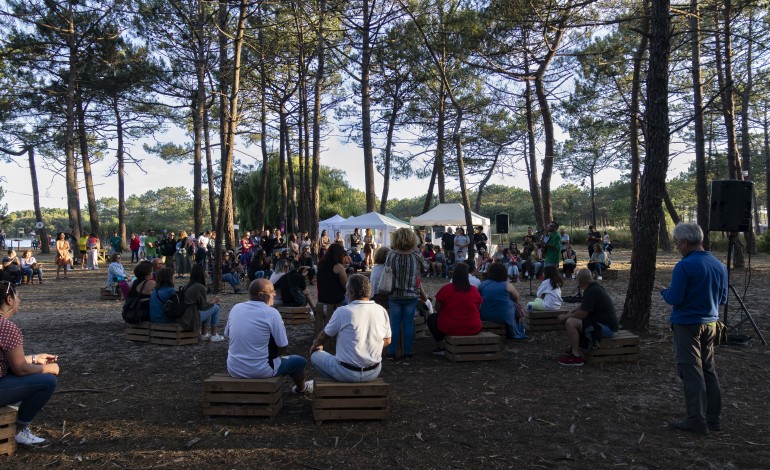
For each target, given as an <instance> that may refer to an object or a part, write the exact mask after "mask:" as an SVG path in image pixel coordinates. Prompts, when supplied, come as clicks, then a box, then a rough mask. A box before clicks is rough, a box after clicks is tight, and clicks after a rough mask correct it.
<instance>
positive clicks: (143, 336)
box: [125, 321, 151, 343]
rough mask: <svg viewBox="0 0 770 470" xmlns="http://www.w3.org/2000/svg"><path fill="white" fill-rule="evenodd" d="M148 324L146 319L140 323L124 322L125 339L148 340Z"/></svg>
mask: <svg viewBox="0 0 770 470" xmlns="http://www.w3.org/2000/svg"><path fill="white" fill-rule="evenodd" d="M150 325H151V323H150V322H148V321H143V322H141V323H126V324H125V326H126V339H129V340H131V341H139V342H143V343H149V342H150Z"/></svg>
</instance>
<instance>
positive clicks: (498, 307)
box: [479, 279, 516, 321]
mask: <svg viewBox="0 0 770 470" xmlns="http://www.w3.org/2000/svg"><path fill="white" fill-rule="evenodd" d="M479 292H480V293H481V299H482V300H483V301H484V303H482V304H481V319H482V320H484V321H506V320H507V319H509V318H510V317H514V316H515V315H516V305H514V303H513V299H511V294H510V293H509V292H508V282H507V281H492V280H490V279H487V280H485V281H483V282H482V283H481V285H479Z"/></svg>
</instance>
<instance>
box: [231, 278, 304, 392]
mask: <svg viewBox="0 0 770 470" xmlns="http://www.w3.org/2000/svg"><path fill="white" fill-rule="evenodd" d="M274 296H275V288H274V287H273V285H272V284H271V283H270V281H268V280H267V279H256V280H254V281H252V283H251V285H249V300H248V301H247V302H241V303H239V304H236V305H235V306H234V307H233V308H232V310H230V316H229V318H228V319H227V326H226V327H225V336H228V337H229V338H230V346H229V348H228V350H227V372H228V373H229V374H230V375H231V376H232V377H236V378H240V379H265V378H268V377H275V376H279V375H288V376H290V377H291V378H292V380H293V381H294V384H295V385H293V386H292V387H291V390H292V392H293V393H303V392H304V393H311V392H312V391H313V382H312V381H307V382H305V366H306V365H307V361H306V360H305V358H303V357H301V356H284V355H283V354H285V353H286V349H287V347H288V346H289V340H288V338H287V337H286V328H285V327H284V326H283V320H281V314H280V313H278V310H276V309H274V308H273V307H272V305H273V297H274Z"/></svg>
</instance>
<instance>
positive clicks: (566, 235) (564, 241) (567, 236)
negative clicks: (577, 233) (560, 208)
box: [561, 232, 569, 248]
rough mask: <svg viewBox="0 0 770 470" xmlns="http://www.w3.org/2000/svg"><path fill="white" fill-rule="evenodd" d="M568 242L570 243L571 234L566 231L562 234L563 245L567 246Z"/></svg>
mask: <svg viewBox="0 0 770 470" xmlns="http://www.w3.org/2000/svg"><path fill="white" fill-rule="evenodd" d="M567 243H569V234H568V233H567V232H564V235H562V236H561V247H562V248H564V247H565V246H567Z"/></svg>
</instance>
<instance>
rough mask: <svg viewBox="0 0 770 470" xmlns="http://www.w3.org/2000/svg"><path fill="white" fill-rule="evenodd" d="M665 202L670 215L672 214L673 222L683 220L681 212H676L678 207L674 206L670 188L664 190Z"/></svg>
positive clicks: (676, 222)
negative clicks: (669, 192) (680, 215)
mask: <svg viewBox="0 0 770 470" xmlns="http://www.w3.org/2000/svg"><path fill="white" fill-rule="evenodd" d="M663 202H664V203H665V204H666V210H667V211H668V215H670V216H671V222H673V223H674V225H676V224H678V223H679V222H681V221H682V220H681V218H680V217H679V214H677V212H676V207H674V202H673V201H672V200H671V196H669V194H668V189H664V190H663Z"/></svg>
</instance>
